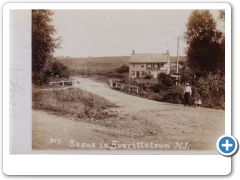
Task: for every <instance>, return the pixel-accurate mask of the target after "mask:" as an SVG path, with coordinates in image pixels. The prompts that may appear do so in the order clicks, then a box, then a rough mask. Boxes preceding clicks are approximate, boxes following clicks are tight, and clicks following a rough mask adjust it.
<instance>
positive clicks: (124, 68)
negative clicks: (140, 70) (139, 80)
mask: <svg viewBox="0 0 240 180" xmlns="http://www.w3.org/2000/svg"><path fill="white" fill-rule="evenodd" d="M116 72H117V73H119V74H124V73H128V72H129V66H128V65H126V64H123V65H122V66H121V67H119V68H117V69H116Z"/></svg>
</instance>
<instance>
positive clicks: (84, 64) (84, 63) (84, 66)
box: [84, 57, 87, 77]
mask: <svg viewBox="0 0 240 180" xmlns="http://www.w3.org/2000/svg"><path fill="white" fill-rule="evenodd" d="M84 69H85V77H86V76H87V67H86V59H85V57H84Z"/></svg>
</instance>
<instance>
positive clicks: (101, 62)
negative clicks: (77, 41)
mask: <svg viewBox="0 0 240 180" xmlns="http://www.w3.org/2000/svg"><path fill="white" fill-rule="evenodd" d="M128 59H129V56H116V57H88V58H85V59H84V58H72V57H58V58H57V60H58V61H60V62H62V63H63V64H64V65H66V66H67V67H69V69H70V71H71V75H80V74H82V75H83V74H85V63H86V71H87V74H88V75H92V74H98V73H103V72H109V71H111V70H114V69H116V68H119V67H120V66H122V65H123V64H128Z"/></svg>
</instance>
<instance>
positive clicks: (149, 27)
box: [53, 10, 224, 57]
mask: <svg viewBox="0 0 240 180" xmlns="http://www.w3.org/2000/svg"><path fill="white" fill-rule="evenodd" d="M211 12H212V13H213V15H214V17H217V16H218V11H217V10H216V11H214V10H212V11H211ZM190 13H191V10H55V11H54V16H53V25H54V26H55V28H56V29H57V33H58V34H59V35H60V36H61V37H62V44H61V46H62V48H61V49H59V50H56V52H55V55H56V56H72V57H80V56H81V57H83V56H84V57H88V56H92V57H97V56H129V55H131V53H132V50H133V49H134V50H135V53H163V52H166V51H167V50H169V51H170V54H171V56H176V54H177V39H176V38H177V36H180V37H181V36H183V34H184V32H185V31H186V23H187V21H188V18H189V16H190ZM216 20H217V18H216ZM217 22H219V21H218V20H217ZM219 27H220V28H224V26H223V25H222V24H220V23H219ZM185 48H186V44H185V42H184V39H183V38H180V48H179V50H180V55H184V54H185V53H184V52H185Z"/></svg>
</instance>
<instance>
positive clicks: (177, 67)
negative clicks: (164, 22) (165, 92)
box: [177, 36, 179, 74]
mask: <svg viewBox="0 0 240 180" xmlns="http://www.w3.org/2000/svg"><path fill="white" fill-rule="evenodd" d="M177 40H178V41H177V74H178V63H179V36H178V38H177Z"/></svg>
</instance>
